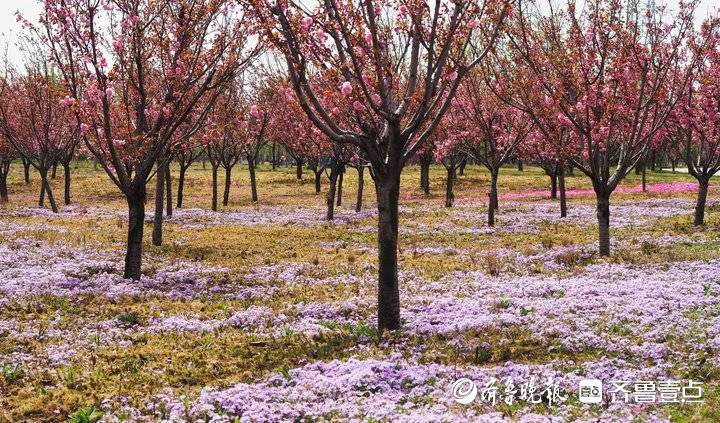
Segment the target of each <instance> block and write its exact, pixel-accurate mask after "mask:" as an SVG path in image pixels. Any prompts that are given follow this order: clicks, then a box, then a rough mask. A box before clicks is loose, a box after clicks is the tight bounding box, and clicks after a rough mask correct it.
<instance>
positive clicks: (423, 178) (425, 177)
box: [420, 162, 430, 195]
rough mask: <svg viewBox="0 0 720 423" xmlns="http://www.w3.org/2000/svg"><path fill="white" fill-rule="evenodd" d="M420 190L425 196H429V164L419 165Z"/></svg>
mask: <svg viewBox="0 0 720 423" xmlns="http://www.w3.org/2000/svg"><path fill="white" fill-rule="evenodd" d="M420 188H421V189H422V190H423V192H424V193H425V195H430V163H429V162H422V163H420Z"/></svg>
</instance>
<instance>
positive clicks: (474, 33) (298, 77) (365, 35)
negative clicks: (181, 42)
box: [247, 0, 510, 331]
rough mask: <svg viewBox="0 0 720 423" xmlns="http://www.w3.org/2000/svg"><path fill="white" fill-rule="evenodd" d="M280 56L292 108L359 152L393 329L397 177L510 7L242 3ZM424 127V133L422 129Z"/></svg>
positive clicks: (492, 3)
mask: <svg viewBox="0 0 720 423" xmlns="http://www.w3.org/2000/svg"><path fill="white" fill-rule="evenodd" d="M247 1H248V3H249V7H252V8H253V10H254V11H256V12H257V16H256V17H257V20H258V22H259V23H260V24H261V25H263V27H264V28H265V36H266V37H267V38H268V40H270V41H271V42H272V43H273V45H274V46H276V48H277V49H279V51H280V52H281V54H282V55H283V56H284V58H285V61H286V67H287V72H288V75H289V77H290V81H291V82H292V86H293V89H294V91H295V94H296V96H297V99H298V102H299V104H300V105H301V107H302V108H303V110H304V111H305V113H306V114H307V116H308V117H309V118H310V120H311V121H312V122H313V124H314V125H315V126H316V127H318V128H319V129H320V130H321V131H322V132H323V133H324V134H325V135H326V136H327V137H329V138H330V140H331V141H332V142H333V143H336V144H353V145H355V146H357V147H359V148H361V149H362V150H363V152H364V154H365V156H366V157H367V159H368V161H369V162H370V164H371V166H372V168H373V174H374V181H375V187H376V192H377V206H378V213H379V219H378V262H379V266H378V328H379V329H380V330H381V331H382V330H385V329H391V330H392V329H397V328H399V326H400V297H399V289H398V279H397V271H398V270H397V246H398V199H399V191H400V173H401V171H402V169H403V167H404V166H405V165H406V164H407V163H408V161H409V160H411V159H412V158H413V157H414V155H415V153H416V152H417V151H418V150H419V149H420V148H422V146H423V145H424V144H425V143H426V142H427V141H428V139H429V137H430V135H431V134H432V132H433V131H434V129H435V127H436V126H437V124H438V123H439V121H440V119H441V118H442V115H443V114H444V113H445V111H446V110H447V108H448V107H449V105H450V101H451V99H452V97H453V96H454V94H455V91H456V90H457V87H458V85H459V84H460V81H461V80H462V77H463V76H464V75H465V74H466V73H467V72H468V70H470V69H472V68H473V67H475V66H476V65H477V64H478V63H479V62H480V61H482V59H483V58H484V57H485V55H486V54H487V52H488V51H489V49H490V48H491V47H492V46H493V45H494V41H495V38H496V37H497V34H498V33H499V32H500V29H501V26H502V22H503V21H504V17H505V16H506V15H507V13H508V12H509V11H510V4H509V1H505V0H483V1H480V2H471V1H463V0H458V1H443V0H438V1H437V2H434V3H432V4H428V3H425V2H424V1H386V0H367V1H351V2H345V3H338V2H336V1H335V0H328V1H325V2H321V3H320V4H317V5H314V7H313V8H312V9H309V8H305V7H304V6H303V5H301V4H298V3H292V2H287V1H285V0H247ZM420 131H422V132H420Z"/></svg>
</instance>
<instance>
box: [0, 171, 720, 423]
mask: <svg viewBox="0 0 720 423" xmlns="http://www.w3.org/2000/svg"><path fill="white" fill-rule="evenodd" d="M174 171H175V174H174V178H173V181H174V183H175V182H176V181H177V169H174ZM72 172H73V183H72V198H73V202H74V207H75V209H83V208H95V207H97V208H101V209H103V210H107V211H117V212H119V213H121V216H122V215H123V214H124V213H125V211H126V204H125V201H124V199H123V197H122V195H121V194H120V193H119V191H118V190H117V188H116V187H115V186H113V185H112V184H111V183H110V182H109V180H108V178H107V177H106V176H105V175H104V174H103V173H102V170H97V169H94V168H93V165H92V164H91V163H88V162H76V163H75V164H74V165H73V170H72ZM294 172H295V169H294V167H291V168H285V167H281V168H278V169H277V170H276V171H272V170H271V169H270V168H269V167H268V166H261V167H260V169H259V171H258V179H259V190H260V205H261V206H263V207H265V206H267V207H271V206H272V207H274V206H283V207H285V206H287V207H290V206H292V207H295V206H302V207H318V219H321V217H322V209H320V208H319V207H321V206H322V204H323V203H324V197H323V196H318V195H316V194H315V193H314V182H313V180H312V175H311V173H309V172H308V173H306V174H305V176H304V179H303V180H302V181H298V180H297V179H295V176H294ZM61 174H62V170H61V169H59V171H58V178H57V179H56V180H53V181H52V184H53V188H54V193H55V197H56V199H57V200H58V201H60V202H61V201H62V186H61V185H62V182H61V181H62V175H61ZM233 175H234V179H233V184H232V192H231V201H230V204H229V205H228V206H226V207H224V206H222V207H221V208H220V209H221V210H222V211H232V210H243V209H248V208H252V207H255V206H256V205H254V204H252V202H251V201H250V193H249V177H248V174H247V169H246V168H245V167H244V166H237V167H236V168H235V169H234V171H233ZM444 175H445V171H444V169H443V168H442V167H437V166H434V167H432V169H431V192H432V193H431V195H429V196H425V195H424V194H423V193H422V192H421V190H420V188H419V172H418V169H417V168H416V167H409V168H408V169H407V170H406V171H405V172H404V173H403V176H402V181H401V185H402V189H401V193H402V194H401V197H402V200H401V202H402V205H403V206H405V207H407V208H408V209H409V210H408V211H407V212H403V213H402V216H401V223H400V225H401V227H409V228H411V229H410V231H409V233H407V234H406V235H403V236H401V241H400V243H401V245H400V259H399V261H400V267H401V269H403V270H406V271H409V272H414V274H417V275H418V276H422V277H426V278H429V279H438V278H440V277H442V276H445V275H447V274H449V273H451V272H453V271H474V270H477V271H483V272H486V273H488V274H491V275H492V274H501V273H502V272H511V271H512V263H510V264H508V263H505V262H503V261H502V259H501V258H499V257H497V256H496V255H494V254H495V253H494V252H493V251H494V250H495V249H497V248H499V247H502V248H508V249H513V250H517V251H520V252H522V253H524V254H526V255H529V254H537V253H541V252H543V251H545V250H547V249H549V248H552V247H554V246H559V245H563V246H570V245H584V244H591V245H594V242H596V237H597V234H596V227H595V226H593V225H588V226H580V225H554V224H546V225H541V227H540V232H539V233H502V232H500V233H496V234H486V235H482V234H480V235H471V234H464V233H455V232H442V231H440V232H438V231H431V232H420V231H418V230H415V229H418V228H420V227H422V226H423V225H425V226H427V225H433V224H435V223H439V222H444V221H447V220H448V212H447V211H446V210H445V209H444V208H443V207H442V204H443V201H444V184H445V180H444ZM690 180H691V178H690V177H689V176H687V175H684V174H680V173H677V174H673V173H670V172H650V173H649V174H648V182H649V183H660V182H663V183H664V182H673V181H690ZM489 181H490V178H489V174H488V173H487V172H486V171H485V170H483V169H481V168H479V167H477V166H469V167H468V168H467V170H466V174H465V175H464V176H462V177H460V179H459V181H458V182H457V183H456V191H455V195H456V198H457V199H458V203H459V204H462V203H477V204H479V205H480V206H481V209H482V204H485V201H486V199H487V194H486V193H487V190H488V185H489ZM371 183H372V181H371V180H370V179H369V178H367V179H366V189H365V196H364V203H365V206H366V207H369V208H372V207H374V190H373V189H372V186H371ZM499 183H500V187H499V190H500V193H501V194H502V193H505V192H517V191H522V190H527V189H543V188H545V187H547V186H548V177H547V176H546V175H544V173H543V172H542V171H541V170H540V169H538V168H535V167H532V166H525V170H524V171H523V172H519V171H517V169H515V168H514V167H507V168H503V170H502V172H501V176H500V180H499ZM152 184H153V182H151V185H150V186H152ZM323 184H324V185H323V192H325V188H326V184H327V179H326V178H324V179H323ZM345 184H346V185H345V187H344V191H345V198H344V204H343V206H342V208H343V209H352V208H354V204H355V201H354V196H355V192H356V175H355V172H354V171H352V170H349V171H348V173H347V175H346V177H345ZM623 184H624V185H627V186H634V185H638V184H639V176H637V175H634V173H632V174H630V175H629V176H628V178H627V180H626V181H624V182H623ZM566 185H567V187H568V189H588V188H590V185H589V183H588V180H587V178H586V177H584V176H583V175H581V174H580V172H579V171H576V172H575V176H569V177H568V178H567V182H566ZM9 191H10V203H9V204H6V205H2V206H0V207H2V210H0V214H1V215H2V217H1V219H2V221H3V222H7V223H12V224H35V225H37V224H45V225H48V226H50V227H52V228H53V229H52V230H50V229H47V230H37V229H33V230H23V231H20V232H18V233H15V234H14V235H13V236H12V237H9V238H8V237H6V238H5V239H3V237H2V236H0V242H2V243H12V242H13V241H12V240H13V239H15V238H21V237H22V238H31V239H37V240H40V241H44V242H48V243H51V244H57V245H68V244H69V245H70V246H73V245H74V246H93V248H101V249H103V250H104V251H107V252H108V253H113V254H122V251H123V247H124V240H125V236H126V231H127V222H126V221H125V220H124V218H122V217H117V218H99V217H93V216H88V217H80V218H66V217H41V216H34V217H18V216H8V215H7V214H8V213H11V212H13V211H16V210H17V209H18V208H20V207H34V206H35V203H36V201H37V198H36V197H37V195H38V193H39V178H38V177H37V175H36V174H33V175H32V181H31V183H30V184H25V183H24V181H23V180H22V167H21V166H20V165H19V164H18V163H14V164H13V166H12V170H11V173H10V178H9ZM152 191H153V190H152V189H149V190H148V192H149V193H151V192H152ZM711 193H712V190H711ZM672 195H673V198H682V199H687V200H692V198H693V194H692V193H682V194H672ZM656 197H662V196H659V195H651V194H618V195H616V196H613V202H627V201H631V200H635V199H647V198H656ZM528 201H529V202H531V201H534V200H528ZM592 202H593V199H592V198H590V197H573V198H570V199H569V204H570V213H572V207H573V206H574V205H579V204H592ZM147 203H148V212H150V208H151V205H152V204H153V198H152V194H150V196H149V198H148V201H147ZM209 203H210V171H209V167H208V169H203V167H202V165H201V164H195V165H193V166H192V167H191V169H190V171H189V172H188V174H187V177H186V187H185V200H184V206H185V207H186V208H205V209H207V208H209V207H208V206H209ZM500 206H501V211H500V213H501V216H502V213H503V211H505V209H504V208H503V207H504V202H503V200H502V199H501V204H500ZM61 208H62V207H61ZM717 212H718V208H717V207H716V206H711V207H709V208H708V212H707V214H706V217H707V226H706V228H704V229H698V228H695V227H693V226H692V220H691V219H692V217H691V216H690V214H691V210H688V211H687V213H686V214H683V215H679V216H676V217H672V218H662V219H656V220H655V221H654V222H652V224H651V225H647V226H643V227H635V228H625V229H623V230H622V231H614V232H613V236H614V237H616V238H617V239H625V240H631V239H633V238H634V237H637V238H640V237H653V238H655V237H659V236H661V235H663V234H671V235H689V236H692V237H694V238H696V239H698V240H699V241H700V242H699V243H688V244H682V243H679V244H673V245H670V246H667V247H662V248H659V247H658V246H653V245H652V244H643V243H637V245H632V246H631V247H629V248H624V249H617V250H616V251H614V252H613V255H612V256H611V257H610V258H607V259H601V258H599V257H597V256H596V255H595V256H593V257H591V258H590V259H588V260H584V261H583V260H580V259H578V258H577V257H574V256H567V257H561V258H559V260H563V261H566V262H567V263H569V264H572V266H577V267H581V266H584V265H586V264H589V263H595V262H600V261H611V262H618V263H635V264H647V263H672V262H675V261H683V260H690V259H692V260H698V259H713V258H720V238H719V237H718V235H717V233H718V229H719V228H720V214H719V213H717ZM453 223H455V224H457V225H459V226H463V225H464V226H471V225H472V226H482V225H484V221H479V222H474V221H469V220H463V219H459V220H457V221H456V222H453ZM374 225H375V220H374V219H373V218H366V219H361V220H360V221H358V222H357V223H355V224H354V225H349V227H348V226H334V225H327V224H321V225H317V226H313V227H303V226H299V225H292V226H243V227H239V226H232V225H208V226H205V227H202V228H196V227H193V228H188V227H184V226H182V225H177V224H172V223H168V224H166V225H165V234H164V235H165V239H166V242H165V244H164V245H163V246H160V247H155V246H152V245H150V243H149V237H148V235H149V232H150V230H151V226H150V225H147V226H146V228H145V230H146V243H145V245H144V249H145V252H146V255H145V258H146V261H145V272H152V271H153V268H154V266H155V265H156V263H166V262H172V261H176V260H187V261H197V262H201V263H202V264H204V265H207V266H217V267H225V268H227V269H229V271H228V273H227V274H226V275H225V276H222V278H223V279H222V280H219V281H218V283H223V284H230V285H238V286H240V285H244V284H249V283H251V282H249V281H248V280H246V279H245V275H246V274H247V273H248V272H249V271H251V270H252V269H253V268H256V267H257V266H262V265H282V264H289V263H301V264H310V265H311V266H310V270H308V272H309V275H310V276H311V277H314V278H324V277H330V276H334V275H346V274H355V275H362V274H364V273H365V272H367V271H372V268H373V267H374V266H376V257H375V253H374V252H373V251H374V250H373V249H374V248H375V247H376V242H377V241H376V235H375V233H374V231H369V232H368V231H362V230H353V228H355V229H358V228H362V227H365V226H370V227H374ZM348 228H349V229H350V230H348ZM331 242H333V243H338V244H337V246H336V247H333V248H325V247H324V245H325V244H327V243H331ZM423 246H443V247H448V248H454V249H457V250H460V251H462V252H463V253H462V254H453V253H445V254H426V253H418V252H417V251H416V250H417V248H419V247H423ZM158 265H159V264H158ZM572 266H571V269H570V270H569V271H571V272H572V271H573V269H572ZM536 270H537V272H541V273H542V272H550V271H549V270H547V269H544V268H543V267H542V266H539V267H538V268H537V269H536ZM116 271H118V272H119V271H120V269H116ZM357 289H359V287H357V286H353V285H352V284H339V285H338V286H335V287H333V289H327V287H323V286H312V285H311V286H300V287H295V288H291V289H288V290H284V291H282V292H279V293H278V294H277V295H275V296H272V297H268V298H261V299H258V300H252V301H250V300H247V301H241V300H228V299H224V298H220V297H212V296H209V297H207V298H202V299H196V300H184V301H172V300H169V299H167V298H157V297H144V298H143V299H142V301H138V300H137V299H128V298H120V299H116V300H114V301H109V300H107V299H104V298H81V299H80V300H78V301H74V300H70V299H68V298H63V297H56V296H51V295H39V296H36V297H34V298H32V299H31V300H30V301H27V302H22V303H20V302H14V301H12V299H11V301H10V303H9V304H8V305H7V306H6V307H5V308H3V309H0V321H2V320H13V321H15V322H17V323H18V324H19V325H22V326H23V327H28V328H35V329H38V330H40V331H41V332H42V331H45V332H47V331H48V330H50V329H53V328H54V329H57V328H61V329H65V330H67V331H69V332H70V333H74V334H76V335H77V336H83V337H85V338H86V339H87V342H88V343H93V339H94V338H93V334H92V333H91V332H89V331H88V330H87V324H88V323H89V322H96V321H103V320H117V321H120V322H122V323H123V324H124V325H128V326H139V327H142V326H143V325H145V324H146V323H147V322H148V321H150V320H151V319H153V318H160V317H163V316H169V315H187V316H202V317H203V318H204V319H213V318H224V317H227V316H228V315H229V313H231V312H232V310H234V309H243V308H246V307H248V306H249V305H263V306H268V307H270V308H273V309H277V308H279V307H280V306H281V305H283V304H287V303H297V302H308V301H320V300H341V299H343V298H349V297H351V296H352V295H355V293H356V290H357ZM364 289H367V287H365V288H364ZM507 301H509V300H508V299H498V303H497V305H496V307H497V309H498V310H502V309H504V308H507V307H509V305H508V304H507V303H506V302H507ZM363 312H364V313H365V314H366V315H367V316H368V317H371V316H372V314H373V310H372V309H370V310H365V311H363ZM523 312H525V313H532V312H533V310H532V309H527V310H524V311H523ZM325 325H326V326H328V327H331V328H332V329H333V331H332V332H331V334H330V335H322V336H318V337H315V338H308V337H306V336H302V335H298V334H292V333H288V334H285V335H284V336H276V337H262V338H258V337H256V336H251V335H249V334H247V333H245V332H244V331H243V330H242V329H240V328H227V329H222V330H219V331H217V332H214V333H210V334H203V333H183V334H172V335H169V334H165V335H152V334H143V335H139V336H137V337H134V338H133V339H132V340H131V343H130V344H129V345H128V346H127V347H124V348H117V347H116V346H106V345H102V344H100V345H96V347H95V348H94V349H93V351H94V352H93V353H87V354H81V355H79V356H77V357H75V358H73V359H72V360H70V362H69V363H68V364H67V365H64V366H62V367H60V368H57V369H35V368H25V367H17V366H16V367H9V366H5V367H2V368H1V374H2V377H0V422H2V421H59V420H69V421H71V422H95V421H98V419H99V418H100V415H101V413H100V411H99V410H98V406H99V405H100V402H101V401H102V399H103V398H108V397H113V396H117V395H120V396H125V397H127V398H129V399H130V401H131V402H132V403H135V404H142V403H143V402H144V400H146V399H147V398H149V397H150V396H152V395H155V394H158V393H160V392H162V391H163V390H164V389H165V388H168V387H169V388H172V389H173V390H174V391H175V392H179V393H185V394H187V395H195V394H197V393H198V391H199V390H200V389H201V388H202V387H204V386H215V387H219V388H222V387H227V386H231V385H232V384H234V383H237V382H249V381H254V380H258V379H260V378H262V377H263V376H265V375H267V374H269V373H273V372H280V373H281V374H283V373H287V372H288V369H291V368H293V367H297V366H298V365H299V363H303V362H307V361H313V360H332V359H342V358H346V357H349V356H350V355H352V356H355V357H357V356H358V354H360V355H370V356H377V357H382V356H383V355H384V354H385V353H386V351H383V350H382V349H380V348H379V347H378V346H377V340H378V336H379V335H378V334H377V332H376V331H375V330H374V328H372V327H369V326H366V325H358V326H348V325H343V324H339V323H337V322H326V323H325ZM609 331H610V333H613V334H616V335H617V336H627V335H628V331H627V328H626V327H623V325H622V324H617V325H616V326H611V327H609ZM2 335H3V334H2V333H1V332H0V336H2ZM398 336H400V337H402V336H405V335H402V334H399V335H398ZM465 336H466V337H468V339H474V340H478V341H480V340H482V341H483V342H488V343H490V344H491V345H493V347H492V348H490V349H485V347H481V346H480V345H479V342H478V348H476V349H474V350H472V351H464V352H459V351H457V350H455V349H454V348H453V347H452V346H451V345H449V344H448V342H447V340H446V339H440V338H417V339H411V340H410V341H409V342H410V344H411V345H424V346H425V347H426V349H425V351H424V352H423V355H422V360H423V361H425V362H436V363H445V364H486V363H501V362H503V361H506V360H513V361H527V362H537V363H543V362H548V361H550V360H553V359H561V358H566V359H567V358H572V359H574V360H576V361H578V362H581V361H583V360H587V359H591V358H593V357H594V356H596V355H597V354H598V352H594V351H588V352H584V353H583V354H569V353H567V352H563V351H553V352H549V351H547V348H546V347H545V346H543V345H541V344H539V343H538V342H537V340H536V339H534V337H533V336H532V334H530V333H527V332H523V331H522V330H521V329H518V328H511V329H509V330H508V331H504V332H497V333H482V334H480V333H473V334H465ZM360 338H362V339H363V340H367V342H369V344H368V345H369V347H364V348H363V349H362V352H361V353H359V352H358V349H357V348H356V347H357V344H358V339H360ZM507 339H510V340H512V341H511V342H509V343H507V342H501V341H502V340H507ZM57 341H58V339H56V338H52V337H49V338H42V339H40V338H39V337H38V338H37V339H33V338H22V339H19V338H11V339H8V340H7V342H6V341H5V340H4V341H3V342H2V343H0V355H5V354H9V353H11V352H18V351H22V352H25V353H28V354H33V355H42V354H43V351H45V348H47V347H48V346H51V345H54V344H55V343H56V342H57ZM713 377H714V376H713ZM716 380H717V379H710V382H712V383H713V384H714V383H716V382H715V381H716ZM713 386H714V385H713ZM718 392H719V391H718V390H717V389H710V390H708V395H707V397H706V402H705V403H703V404H702V405H700V406H698V407H689V406H687V405H680V406H673V407H671V408H670V409H669V411H668V413H669V415H670V416H671V418H672V419H673V420H676V421H681V422H691V421H692V422H695V421H708V422H710V421H717V418H718V416H720V395H719V394H718ZM514 411H515V410H514V409H513V408H512V407H507V409H506V410H503V412H505V413H506V414H508V415H512V414H513V413H514Z"/></svg>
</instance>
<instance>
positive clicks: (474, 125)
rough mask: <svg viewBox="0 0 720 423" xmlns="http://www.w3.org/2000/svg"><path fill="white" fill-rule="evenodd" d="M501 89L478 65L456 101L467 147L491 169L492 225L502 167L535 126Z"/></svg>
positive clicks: (490, 205)
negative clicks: (499, 95)
mask: <svg viewBox="0 0 720 423" xmlns="http://www.w3.org/2000/svg"><path fill="white" fill-rule="evenodd" d="M491 84H495V86H494V87H493V86H492V85H491ZM499 89H501V86H500V82H499V81H494V80H493V81H492V82H490V81H488V76H487V75H486V74H485V73H484V72H482V71H481V70H480V69H479V68H478V69H477V70H476V71H474V72H471V73H470V74H469V75H468V76H467V77H466V78H465V80H464V81H463V84H462V86H461V87H460V93H459V94H458V97H457V98H456V100H455V102H454V108H455V109H456V110H457V113H458V114H459V115H461V116H462V119H463V120H465V123H464V125H465V128H466V131H467V133H466V135H465V136H464V145H465V149H466V150H467V152H468V153H469V154H470V155H471V156H472V157H473V159H475V161H477V162H478V163H481V164H482V165H483V166H485V167H486V168H487V170H488V171H489V172H490V192H489V193H488V198H489V204H488V225H489V226H494V225H495V212H496V211H497V210H498V207H499V204H498V189H497V182H498V177H499V175H500V168H501V167H502V166H503V165H504V164H505V163H507V162H508V161H509V160H510V159H511V158H512V157H513V156H514V154H515V152H516V149H517V148H518V146H519V145H520V144H521V143H522V142H523V141H524V140H525V139H526V138H527V136H528V135H529V134H530V133H531V132H532V130H533V128H534V124H533V122H532V120H531V119H530V117H529V116H528V115H527V114H526V113H524V112H522V111H520V110H518V109H516V108H514V107H511V106H509V105H508V104H507V103H505V102H504V101H502V100H501V98H500V97H498V95H496V92H497V90H499ZM460 119H461V118H460V117H458V120H460Z"/></svg>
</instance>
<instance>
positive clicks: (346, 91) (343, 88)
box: [340, 81, 352, 96]
mask: <svg viewBox="0 0 720 423" xmlns="http://www.w3.org/2000/svg"><path fill="white" fill-rule="evenodd" d="M340 92H342V93H343V95H344V96H348V95H350V93H351V92H352V84H350V82H348V81H345V82H343V83H342V85H340Z"/></svg>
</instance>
